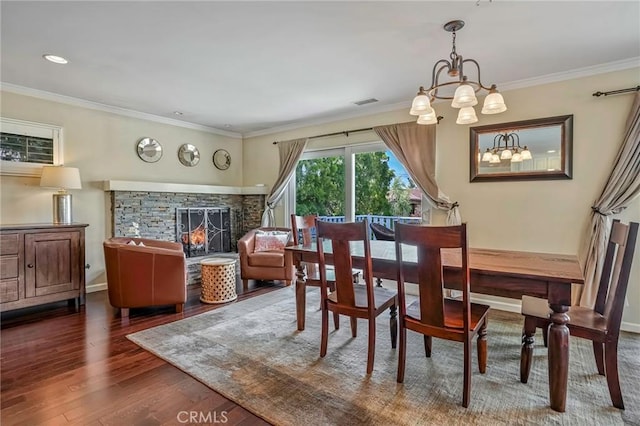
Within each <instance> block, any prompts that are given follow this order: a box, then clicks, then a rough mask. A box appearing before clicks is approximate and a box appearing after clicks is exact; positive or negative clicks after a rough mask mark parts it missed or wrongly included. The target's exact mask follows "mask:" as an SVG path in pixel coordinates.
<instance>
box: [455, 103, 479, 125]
mask: <svg viewBox="0 0 640 426" xmlns="http://www.w3.org/2000/svg"><path fill="white" fill-rule="evenodd" d="M476 121H478V117H477V116H476V111H475V110H474V109H473V107H464V108H460V112H459V113H458V119H457V120H456V123H457V124H472V123H475V122H476Z"/></svg>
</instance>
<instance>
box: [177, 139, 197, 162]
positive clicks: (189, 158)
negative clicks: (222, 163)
mask: <svg viewBox="0 0 640 426" xmlns="http://www.w3.org/2000/svg"><path fill="white" fill-rule="evenodd" d="M178 160H180V162H181V163H182V164H184V165H185V166H187V167H193V166H195V165H196V164H198V163H199V162H200V151H198V148H196V147H195V146H193V145H191V144H190V143H185V144H184V145H182V146H180V149H178Z"/></svg>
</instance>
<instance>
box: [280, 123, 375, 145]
mask: <svg viewBox="0 0 640 426" xmlns="http://www.w3.org/2000/svg"><path fill="white" fill-rule="evenodd" d="M369 130H373V127H363V128H362V129H354V130H344V131H342V132H334V133H325V134H323V135H315V136H309V137H308V138H307V139H316V138H325V137H328V136H338V135H345V136H346V137H349V133H356V132H366V131H369ZM273 144H274V145H277V144H278V142H277V141H274V142H273Z"/></svg>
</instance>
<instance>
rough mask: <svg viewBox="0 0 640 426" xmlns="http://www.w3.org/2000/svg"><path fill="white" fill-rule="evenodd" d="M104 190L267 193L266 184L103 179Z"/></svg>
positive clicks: (232, 193) (234, 193)
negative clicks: (211, 183) (214, 183)
mask: <svg viewBox="0 0 640 426" xmlns="http://www.w3.org/2000/svg"><path fill="white" fill-rule="evenodd" d="M103 189H104V190H105V191H144V192H182V193H189V194H228V195H267V194H269V188H268V187H267V186H258V185H256V186H219V185H192V184H186V183H163V182H141V181H130V180H105V181H103Z"/></svg>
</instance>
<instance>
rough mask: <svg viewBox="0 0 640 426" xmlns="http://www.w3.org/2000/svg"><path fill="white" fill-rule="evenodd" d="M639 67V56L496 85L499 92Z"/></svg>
mask: <svg viewBox="0 0 640 426" xmlns="http://www.w3.org/2000/svg"><path fill="white" fill-rule="evenodd" d="M636 67H640V57H635V58H630V59H624V60H621V61H615V62H609V63H606V64H600V65H593V66H590V67H584V68H578V69H575V70H570V71H563V72H557V73H553V74H547V75H543V76H540V77H533V78H528V79H524V80H517V81H512V82H509V83H504V84H500V85H498V87H499V89H500V91H501V92H504V91H505V90H514V89H522V88H525V87H531V86H540V85H542V84H549V83H557V82H559V81H565V80H571V79H574V78H582V77H590V76H592V75H597V74H604V73H606V72H613V71H622V70H626V69H629V68H636ZM594 90H596V89H594Z"/></svg>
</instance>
